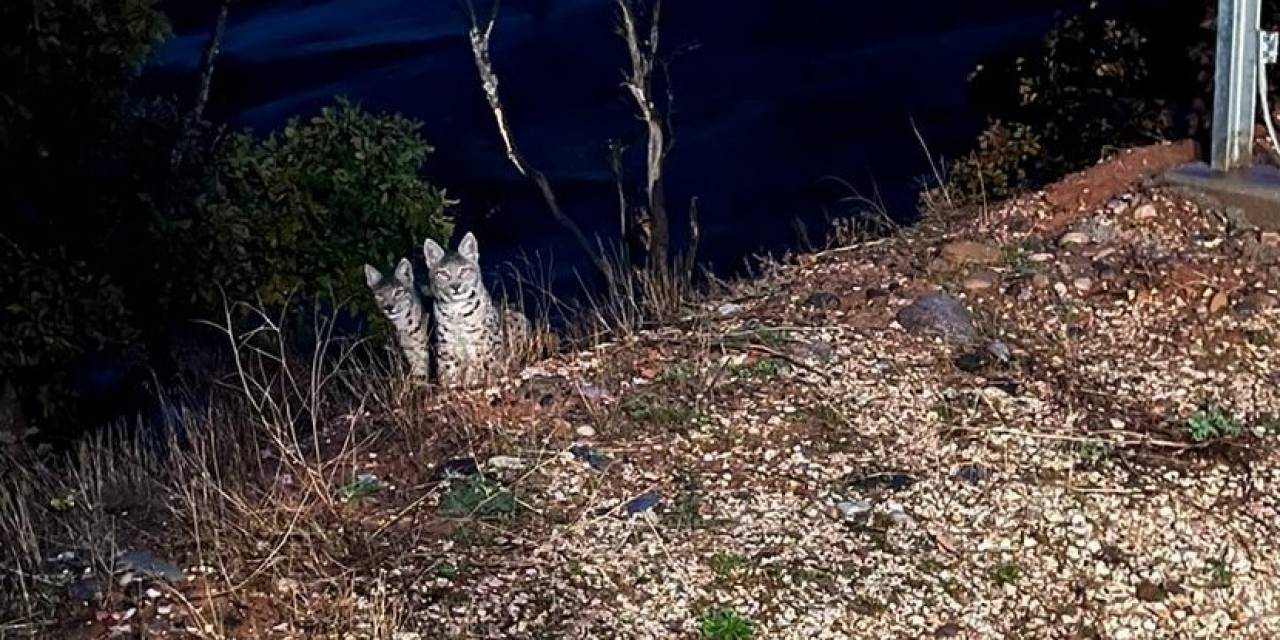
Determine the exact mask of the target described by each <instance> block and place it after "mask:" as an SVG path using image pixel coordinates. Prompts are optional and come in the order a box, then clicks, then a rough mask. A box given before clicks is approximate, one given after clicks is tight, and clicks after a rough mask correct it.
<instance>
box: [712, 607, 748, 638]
mask: <svg viewBox="0 0 1280 640" xmlns="http://www.w3.org/2000/svg"><path fill="white" fill-rule="evenodd" d="M698 632H699V634H700V635H701V636H702V637H703V638H706V639H707V640H747V639H748V638H751V637H754V635H755V625H753V624H752V623H751V621H750V620H748V619H746V618H744V617H742V616H740V615H738V614H737V613H736V612H735V611H733V610H732V609H724V610H722V611H717V612H715V613H712V614H710V615H706V616H703V617H702V620H701V621H700V622H699V623H698Z"/></svg>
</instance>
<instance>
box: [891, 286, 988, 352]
mask: <svg viewBox="0 0 1280 640" xmlns="http://www.w3.org/2000/svg"><path fill="white" fill-rule="evenodd" d="M895 319H896V320H897V321H898V324H900V325H902V328H903V329H906V330H907V331H909V332H911V333H919V334H930V335H937V336H941V337H942V338H943V339H944V340H946V341H947V342H950V343H953V344H963V343H967V342H970V341H972V340H973V338H974V335H975V334H976V333H977V330H976V329H975V328H974V326H973V316H972V315H970V314H969V310H968V309H965V308H964V305H962V304H960V302H958V301H957V300H956V299H955V298H952V297H951V296H949V295H947V294H945V293H931V294H929V295H926V296H923V297H921V298H918V299H916V300H915V301H914V302H912V303H911V304H909V305H907V306H905V307H903V308H902V309H900V310H899V311H898V314H897V316H895Z"/></svg>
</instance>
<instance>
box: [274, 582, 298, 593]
mask: <svg viewBox="0 0 1280 640" xmlns="http://www.w3.org/2000/svg"><path fill="white" fill-rule="evenodd" d="M275 587H276V592H277V593H282V594H286V595H287V594H290V593H298V592H299V591H300V590H301V589H302V583H300V582H298V581H297V580H294V579H293V578H277V579H276V583H275Z"/></svg>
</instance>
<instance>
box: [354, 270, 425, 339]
mask: <svg viewBox="0 0 1280 640" xmlns="http://www.w3.org/2000/svg"><path fill="white" fill-rule="evenodd" d="M364 276H365V282H366V284H368V285H369V290H370V291H372V292H373V299H374V301H375V302H377V303H378V308H379V309H382V313H383V314H384V315H386V316H387V319H388V320H390V321H391V324H393V325H395V326H399V325H400V323H401V322H403V321H404V320H405V319H407V318H409V317H410V316H411V315H412V314H416V313H418V301H417V294H416V293H414V290H413V267H412V266H411V265H410V264H409V261H408V260H401V261H400V264H399V265H398V266H396V270H395V273H393V274H392V275H391V277H389V278H386V277H383V275H382V274H381V273H380V272H379V271H378V270H377V269H375V268H373V267H371V266H369V265H365V266H364Z"/></svg>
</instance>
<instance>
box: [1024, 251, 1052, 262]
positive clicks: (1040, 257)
mask: <svg viewBox="0 0 1280 640" xmlns="http://www.w3.org/2000/svg"><path fill="white" fill-rule="evenodd" d="M1027 260H1030V261H1031V262H1034V263H1036V264H1044V263H1046V262H1052V261H1053V254H1052V253H1033V254H1031V255H1029V256H1027Z"/></svg>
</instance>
